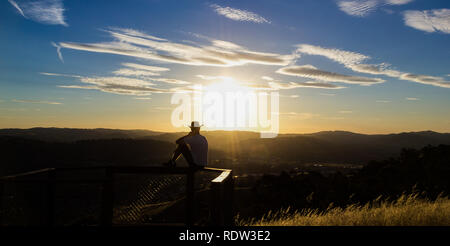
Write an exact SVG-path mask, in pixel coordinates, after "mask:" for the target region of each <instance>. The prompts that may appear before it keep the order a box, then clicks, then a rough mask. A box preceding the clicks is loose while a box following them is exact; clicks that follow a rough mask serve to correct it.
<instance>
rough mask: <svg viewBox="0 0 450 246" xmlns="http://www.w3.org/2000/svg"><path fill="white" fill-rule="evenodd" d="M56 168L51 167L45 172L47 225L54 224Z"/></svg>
mask: <svg viewBox="0 0 450 246" xmlns="http://www.w3.org/2000/svg"><path fill="white" fill-rule="evenodd" d="M55 176H56V170H55V169H51V170H49V171H48V173H47V225H48V226H53V225H54V224H55V182H56V177H55Z"/></svg>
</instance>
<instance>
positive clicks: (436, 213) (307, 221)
mask: <svg viewBox="0 0 450 246" xmlns="http://www.w3.org/2000/svg"><path fill="white" fill-rule="evenodd" d="M236 222H237V223H238V224H239V225H243V226H449V225H450V199H449V198H448V197H439V198H438V199H436V200H435V201H429V200H424V199H420V198H418V195H416V194H412V195H403V196H401V197H400V198H399V199H397V200H396V201H394V202H388V201H381V199H377V200H375V201H373V202H371V203H368V204H366V205H364V206H359V205H350V206H348V207H346V208H337V207H331V206H330V208H328V209H327V210H326V211H324V212H319V211H318V210H314V209H305V210H301V211H291V210H290V209H289V208H288V209H284V210H281V211H278V212H276V213H272V212H269V213H268V214H267V215H265V216H263V218H261V219H252V220H247V221H245V220H240V219H239V218H237V221H236Z"/></svg>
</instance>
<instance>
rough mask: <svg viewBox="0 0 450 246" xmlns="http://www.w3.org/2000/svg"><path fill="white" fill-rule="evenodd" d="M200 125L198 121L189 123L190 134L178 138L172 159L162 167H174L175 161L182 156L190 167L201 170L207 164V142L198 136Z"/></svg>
mask: <svg viewBox="0 0 450 246" xmlns="http://www.w3.org/2000/svg"><path fill="white" fill-rule="evenodd" d="M200 127H201V125H200V123H199V122H198V121H192V122H191V126H190V128H191V132H190V133H189V134H188V135H186V136H184V137H181V138H179V139H178V140H177V141H176V143H177V148H176V149H175V151H174V152H173V154H172V158H171V159H170V160H169V161H168V162H166V163H164V164H163V165H164V166H168V167H175V166H176V163H175V161H176V160H177V159H178V158H179V157H180V155H183V156H184V158H185V159H186V161H187V163H188V164H189V166H190V167H193V168H202V167H205V166H206V164H207V162H208V141H207V140H206V138H205V137H204V136H202V135H200Z"/></svg>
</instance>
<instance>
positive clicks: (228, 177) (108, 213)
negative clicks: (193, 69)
mask: <svg viewBox="0 0 450 246" xmlns="http://www.w3.org/2000/svg"><path fill="white" fill-rule="evenodd" d="M95 169H104V170H105V171H106V179H105V178H104V177H102V178H99V179H98V181H99V182H102V183H103V186H104V190H105V191H106V193H105V194H103V195H102V197H103V198H102V199H103V200H104V201H103V202H102V206H105V207H104V209H102V211H103V210H104V211H103V212H102V224H103V225H108V224H109V225H110V224H111V221H112V210H113V207H112V206H113V205H112V200H113V197H114V196H113V182H114V181H113V180H114V178H113V175H114V174H124V173H130V174H185V175H187V180H188V181H187V213H186V214H187V224H191V223H192V214H191V211H192V210H193V196H194V173H195V172H197V171H207V172H216V173H217V172H220V175H219V176H217V177H216V178H214V179H213V180H211V184H212V187H211V189H212V195H213V196H212V198H213V204H216V206H217V208H220V209H219V210H217V208H213V210H212V211H214V213H212V214H214V216H213V217H215V218H213V221H214V222H215V223H217V224H229V223H228V222H226V221H225V218H224V216H226V217H229V216H231V215H232V212H231V211H232V208H231V207H229V209H227V211H225V212H226V213H224V212H221V211H220V210H222V209H223V207H224V206H225V204H222V203H224V202H225V203H227V205H228V206H232V204H230V202H231V200H232V196H231V195H230V194H232V192H233V191H232V190H233V177H232V170H231V169H220V168H211V167H202V168H191V167H159V166H114V165H111V166H94V167H62V168H44V169H39V170H35V171H30V172H25V173H19V174H15V175H9V176H4V177H0V184H2V183H5V182H8V181H13V182H14V181H16V180H15V179H17V178H22V177H28V176H32V175H36V174H42V173H48V174H49V175H48V177H47V179H46V180H38V179H36V180H29V181H30V182H37V183H40V182H47V184H48V185H49V190H54V185H55V183H58V182H65V181H68V180H60V179H57V178H56V177H55V176H56V175H55V172H57V170H95ZM25 180H26V179H25ZM72 181H73V180H72ZM95 181H96V179H90V182H95ZM16 182H17V181H16ZM80 182H83V181H82V180H81V181H80ZM218 185H220V186H218ZM230 185H231V186H230ZM224 189H225V190H227V192H225V193H224V194H225V197H226V198H225V201H224V200H223V198H221V196H219V197H217V195H219V194H221V193H223V192H224ZM230 189H231V190H230ZM230 192H231V193H230ZM0 193H1V190H0ZM52 193H53V192H52ZM52 196H53V194H52ZM0 199H1V197H0ZM49 199H50V200H51V201H53V197H51V198H50V197H49ZM227 200H228V201H227ZM0 203H1V200H0ZM51 203H52V202H51ZM218 203H219V204H218ZM0 205H1V204H0ZM50 210H52V212H51V213H50V214H52V213H53V208H52V209H50ZM51 216H52V215H51ZM51 216H49V217H51ZM229 219H231V218H229Z"/></svg>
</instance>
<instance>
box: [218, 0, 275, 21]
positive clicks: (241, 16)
mask: <svg viewBox="0 0 450 246" xmlns="http://www.w3.org/2000/svg"><path fill="white" fill-rule="evenodd" d="M210 6H211V8H213V9H214V11H215V12H216V13H217V14H219V15H222V16H225V17H226V18H228V19H231V20H235V21H248V22H254V23H269V24H270V21H268V20H267V19H265V18H264V17H262V16H260V15H258V14H255V13H253V12H250V11H247V10H241V9H235V8H231V7H222V6H220V5H217V4H212V5H210Z"/></svg>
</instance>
